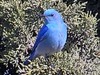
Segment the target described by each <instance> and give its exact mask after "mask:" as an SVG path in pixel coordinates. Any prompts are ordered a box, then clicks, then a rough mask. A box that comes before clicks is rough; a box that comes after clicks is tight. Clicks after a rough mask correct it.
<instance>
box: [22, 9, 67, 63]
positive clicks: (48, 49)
mask: <svg viewBox="0 0 100 75" xmlns="http://www.w3.org/2000/svg"><path fill="white" fill-rule="evenodd" d="M43 16H44V17H45V23H44V25H43V27H42V28H41V29H40V31H39V33H38V36H37V39H36V42H35V44H34V47H33V49H32V53H31V54H30V57H29V58H28V59H27V60H26V61H25V62H24V64H25V65H27V64H29V61H28V60H33V59H35V58H36V57H38V56H41V55H42V56H49V55H52V54H54V53H56V52H59V51H60V50H61V49H62V48H63V47H64V45H65V42H66V39H67V25H66V24H65V23H64V22H63V19H62V16H61V15H60V14H59V13H58V12H57V11H56V10H54V9H48V10H46V11H45V12H44V14H43Z"/></svg>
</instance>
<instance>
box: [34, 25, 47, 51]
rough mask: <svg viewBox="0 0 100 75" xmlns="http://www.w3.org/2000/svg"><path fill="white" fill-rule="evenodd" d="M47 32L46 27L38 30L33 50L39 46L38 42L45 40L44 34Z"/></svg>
mask: <svg viewBox="0 0 100 75" xmlns="http://www.w3.org/2000/svg"><path fill="white" fill-rule="evenodd" d="M47 30H48V27H47V26H46V25H44V26H43V27H42V28H41V29H40V31H39V33H38V36H37V39H36V41H35V44H34V47H33V50H35V49H36V47H37V46H38V44H39V42H40V41H42V40H43V39H45V34H46V32H47Z"/></svg>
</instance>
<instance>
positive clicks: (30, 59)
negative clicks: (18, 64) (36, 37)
mask: <svg viewBox="0 0 100 75" xmlns="http://www.w3.org/2000/svg"><path fill="white" fill-rule="evenodd" d="M36 57H37V56H36V55H35V50H34V51H33V52H32V53H31V54H30V57H29V58H28V59H27V60H26V61H25V62H24V65H28V64H29V63H30V61H32V60H34V59H35V58H36Z"/></svg>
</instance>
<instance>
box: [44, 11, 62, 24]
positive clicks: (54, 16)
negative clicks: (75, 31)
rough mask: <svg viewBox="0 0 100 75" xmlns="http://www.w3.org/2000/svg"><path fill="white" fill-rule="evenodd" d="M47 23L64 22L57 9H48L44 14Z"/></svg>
mask: <svg viewBox="0 0 100 75" xmlns="http://www.w3.org/2000/svg"><path fill="white" fill-rule="evenodd" d="M43 16H44V18H45V21H46V22H47V23H49V22H56V21H59V22H60V21H63V19H62V16H61V14H60V13H58V11H56V10H55V9H48V10H46V11H45V12H44V14H43Z"/></svg>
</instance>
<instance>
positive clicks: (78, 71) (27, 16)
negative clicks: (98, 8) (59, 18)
mask: <svg viewBox="0 0 100 75" xmlns="http://www.w3.org/2000/svg"><path fill="white" fill-rule="evenodd" d="M85 5H86V3H82V4H81V3H78V4H76V3H74V4H72V5H69V6H67V4H65V3H63V2H62V1H59V2H58V1H49V0H43V1H40V2H39V1H38V0H35V1H32V2H28V1H24V2H22V1H21V0H6V1H4V0H2V1H0V37H1V38H2V41H1V42H0V45H1V46H2V47H3V48H4V49H5V50H4V51H0V56H1V58H0V63H3V64H4V65H6V67H7V66H8V62H9V63H11V64H12V65H13V66H14V67H16V73H18V74H22V73H24V74H25V75H26V74H28V75H33V74H39V75H40V74H43V75H48V74H51V75H57V74H59V75H67V74H69V75H99V74H100V72H99V70H100V68H99V67H100V65H98V61H100V59H99V56H98V52H99V49H100V48H99V46H100V44H99V38H96V37H95V35H96V24H97V22H98V20H97V19H96V16H93V15H92V14H91V12H88V13H85V12H84V8H85ZM48 8H55V9H56V10H58V11H60V12H61V14H62V15H63V18H64V20H65V22H66V23H67V24H68V41H67V42H66V46H65V48H64V51H62V52H59V53H55V54H54V56H51V57H50V58H49V59H48V61H46V60H45V59H44V57H42V56H41V57H39V58H36V60H34V61H33V62H31V64H30V65H28V66H24V65H23V62H24V61H25V59H26V58H27V56H26V55H25V52H26V49H27V48H28V45H29V42H30V41H31V42H34V41H35V37H36V33H37V32H38V30H39V29H40V27H41V26H42V24H43V21H42V20H41V19H40V18H39V17H38V14H41V13H43V10H44V9H48ZM5 72H6V71H5Z"/></svg>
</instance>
